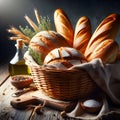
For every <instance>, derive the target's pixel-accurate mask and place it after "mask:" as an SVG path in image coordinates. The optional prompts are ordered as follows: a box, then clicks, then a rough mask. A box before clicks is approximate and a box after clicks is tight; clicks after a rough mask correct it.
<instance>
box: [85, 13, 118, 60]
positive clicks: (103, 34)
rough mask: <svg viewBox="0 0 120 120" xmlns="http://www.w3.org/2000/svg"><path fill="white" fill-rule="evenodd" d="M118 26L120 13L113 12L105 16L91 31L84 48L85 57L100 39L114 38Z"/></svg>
mask: <svg viewBox="0 0 120 120" xmlns="http://www.w3.org/2000/svg"><path fill="white" fill-rule="evenodd" d="M119 27H120V15H118V14H114V13H113V14H110V15H109V16H107V17H106V18H105V19H104V20H103V21H102V22H101V23H100V24H99V26H98V27H97V29H96V30H95V32H94V33H93V35H92V37H91V39H90V41H89V43H88V46H87V48H86V51H85V57H86V58H87V57H88V56H89V55H90V54H91V53H92V52H93V50H94V49H95V48H96V47H97V45H99V44H100V43H101V42H102V41H104V40H107V39H112V40H115V37H116V35H117V33H118V30H119Z"/></svg>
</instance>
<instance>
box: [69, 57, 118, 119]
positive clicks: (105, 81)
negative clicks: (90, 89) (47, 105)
mask: <svg viewBox="0 0 120 120" xmlns="http://www.w3.org/2000/svg"><path fill="white" fill-rule="evenodd" d="M70 69H78V70H79V69H84V70H86V71H87V72H88V73H89V75H90V76H91V78H92V79H93V80H94V81H95V82H96V83H97V85H98V86H99V87H100V88H101V89H102V90H103V91H104V92H105V93H106V94H107V95H108V96H109V97H110V98H111V100H112V101H113V102H114V103H115V104H118V105H120V91H119V90H120V60H118V61H116V62H115V63H113V64H105V65H104V64H103V63H102V61H101V59H94V60H92V61H91V62H89V63H84V64H79V65H75V66H73V67H71V68H70ZM80 109H81V106H80V103H79V102H78V104H77V106H76V108H75V109H74V110H73V111H72V112H71V113H67V115H68V116H70V117H75V118H80V119H83V120H96V119H98V118H100V117H101V116H102V115H103V114H105V113H107V112H108V111H109V106H108V103H107V100H106V98H105V99H104V100H103V106H102V108H101V110H100V112H99V113H98V115H92V114H88V113H80V112H79V111H80ZM118 119H120V118H118Z"/></svg>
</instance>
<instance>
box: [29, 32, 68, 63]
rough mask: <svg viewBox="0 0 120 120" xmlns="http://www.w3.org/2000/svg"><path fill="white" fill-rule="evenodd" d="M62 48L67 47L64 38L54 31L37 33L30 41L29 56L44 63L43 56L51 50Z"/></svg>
mask: <svg viewBox="0 0 120 120" xmlns="http://www.w3.org/2000/svg"><path fill="white" fill-rule="evenodd" d="M62 46H69V44H68V43H67V41H66V40H65V38H64V37H62V36H61V35H60V34H59V33H57V32H55V31H41V32H39V33H37V34H36V35H35V36H34V37H33V38H32V39H31V41H30V44H29V51H30V55H31V56H32V57H33V58H34V59H35V61H36V62H39V60H40V59H41V60H42V61H44V58H45V56H46V55H47V54H48V52H50V51H51V50H52V49H54V48H57V47H62Z"/></svg>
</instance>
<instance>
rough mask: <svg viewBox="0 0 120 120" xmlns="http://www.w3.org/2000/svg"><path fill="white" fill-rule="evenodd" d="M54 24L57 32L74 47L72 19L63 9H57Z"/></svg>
mask: <svg viewBox="0 0 120 120" xmlns="http://www.w3.org/2000/svg"><path fill="white" fill-rule="evenodd" d="M54 23H55V28H56V31H57V32H58V33H59V34H61V35H62V36H63V37H64V38H65V39H66V40H67V42H68V43H69V45H70V46H71V47H72V46H73V39H74V30H73V27H72V24H71V21H70V19H69V18H68V16H67V14H66V13H65V12H64V11H63V10H62V9H56V10H55V12H54Z"/></svg>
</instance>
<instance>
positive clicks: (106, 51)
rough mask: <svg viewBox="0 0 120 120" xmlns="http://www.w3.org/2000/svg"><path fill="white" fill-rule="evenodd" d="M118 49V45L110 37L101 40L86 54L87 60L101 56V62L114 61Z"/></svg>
mask: <svg viewBox="0 0 120 120" xmlns="http://www.w3.org/2000/svg"><path fill="white" fill-rule="evenodd" d="M118 51H119V45H118V43H117V42H116V41H114V40H112V39H107V40H104V41H102V42H101V43H100V44H99V45H98V46H97V47H96V48H95V49H94V51H93V52H92V53H91V54H90V55H89V56H88V58H87V60H88V61H91V60H92V59H95V58H101V60H102V62H103V63H113V62H115V60H116V58H117V55H118Z"/></svg>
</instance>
